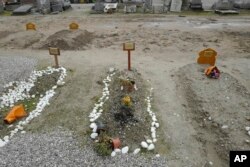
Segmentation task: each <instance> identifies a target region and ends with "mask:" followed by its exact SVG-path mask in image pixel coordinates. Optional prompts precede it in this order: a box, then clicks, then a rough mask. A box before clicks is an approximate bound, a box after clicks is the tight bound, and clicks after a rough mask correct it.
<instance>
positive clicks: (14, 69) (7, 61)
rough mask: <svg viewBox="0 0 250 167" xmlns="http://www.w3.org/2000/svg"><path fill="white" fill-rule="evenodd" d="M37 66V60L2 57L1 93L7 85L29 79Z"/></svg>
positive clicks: (0, 67) (0, 57) (0, 65)
mask: <svg viewBox="0 0 250 167" xmlns="http://www.w3.org/2000/svg"><path fill="white" fill-rule="evenodd" d="M35 65H36V60H35V59H30V58H26V57H21V56H8V57H7V56H0V71H1V72H0V93H1V92H2V91H3V86H4V85H5V84H7V83H9V82H11V81H20V80H23V79H24V78H27V77H29V75H30V73H31V71H33V70H34V67H35Z"/></svg>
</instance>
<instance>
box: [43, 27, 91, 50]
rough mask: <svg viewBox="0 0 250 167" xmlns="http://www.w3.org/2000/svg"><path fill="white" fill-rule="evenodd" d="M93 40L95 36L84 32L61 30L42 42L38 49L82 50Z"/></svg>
mask: <svg viewBox="0 0 250 167" xmlns="http://www.w3.org/2000/svg"><path fill="white" fill-rule="evenodd" d="M94 38H95V35H94V34H93V33H90V32H88V31H86V30H61V31H58V32H56V33H55V34H53V35H51V36H49V37H48V38H47V39H46V40H45V41H44V42H42V46H41V47H40V49H47V48H48V47H58V48H60V49H62V50H84V49H86V48H87V47H88V46H89V45H90V44H91V43H92V40H93V39H94Z"/></svg>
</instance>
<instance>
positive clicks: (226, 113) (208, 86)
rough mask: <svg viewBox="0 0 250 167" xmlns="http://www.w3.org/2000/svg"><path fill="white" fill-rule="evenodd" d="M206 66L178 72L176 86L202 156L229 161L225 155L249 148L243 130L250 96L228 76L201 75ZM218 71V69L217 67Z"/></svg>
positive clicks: (188, 66) (246, 136)
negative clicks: (199, 145) (213, 155)
mask: <svg viewBox="0 0 250 167" xmlns="http://www.w3.org/2000/svg"><path fill="white" fill-rule="evenodd" d="M206 67H207V66H206V65H199V64H189V65H186V66H184V67H182V68H181V69H180V70H179V71H178V73H177V76H178V77H177V82H176V83H178V84H177V87H178V88H179V91H180V92H181V93H183V96H184V97H185V99H186V102H187V106H186V109H187V112H186V113H187V114H188V115H189V119H191V120H192V124H193V126H194V127H195V129H196V130H197V136H196V137H197V140H198V141H201V142H202V143H203V146H204V154H206V155H211V154H215V153H216V154H217V155H216V156H217V157H220V158H221V159H223V160H225V161H224V162H225V163H227V162H228V158H229V157H228V152H229V151H230V150H239V149H241V148H249V145H248V143H246V142H245V139H249V136H248V134H247V131H246V130H245V127H247V126H249V120H248V119H249V118H250V113H249V111H250V104H249V101H250V94H249V92H248V90H247V89H246V88H245V87H244V86H243V85H242V84H241V83H240V81H239V80H237V79H236V78H234V77H233V76H232V75H230V74H229V73H225V72H223V71H222V72H221V75H220V77H219V78H218V79H212V78H208V77H206V76H205V74H204V69H205V68H206ZM218 68H220V67H218Z"/></svg>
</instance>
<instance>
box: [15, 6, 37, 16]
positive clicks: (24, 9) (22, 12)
mask: <svg viewBox="0 0 250 167" xmlns="http://www.w3.org/2000/svg"><path fill="white" fill-rule="evenodd" d="M32 8H33V5H22V6H20V7H18V8H17V9H15V10H14V11H13V14H14V15H25V14H28V13H29V12H30V11H31V9H32Z"/></svg>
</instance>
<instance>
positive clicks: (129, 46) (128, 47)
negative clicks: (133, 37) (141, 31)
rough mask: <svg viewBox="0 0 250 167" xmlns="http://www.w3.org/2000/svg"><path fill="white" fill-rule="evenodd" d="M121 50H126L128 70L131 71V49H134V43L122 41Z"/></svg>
mask: <svg viewBox="0 0 250 167" xmlns="http://www.w3.org/2000/svg"><path fill="white" fill-rule="evenodd" d="M123 50H124V51H128V70H129V71H131V52H130V51H131V50H135V43H131V42H129V43H123Z"/></svg>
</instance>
